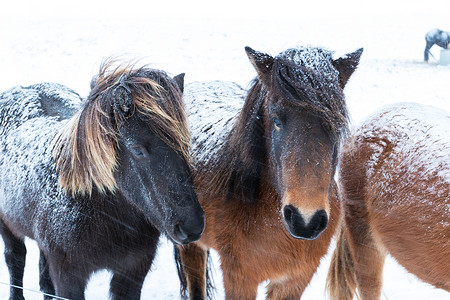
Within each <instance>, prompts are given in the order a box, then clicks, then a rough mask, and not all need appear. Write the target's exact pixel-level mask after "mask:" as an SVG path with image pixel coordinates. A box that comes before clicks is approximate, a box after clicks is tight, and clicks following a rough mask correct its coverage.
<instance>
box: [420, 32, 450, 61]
mask: <svg viewBox="0 0 450 300" xmlns="http://www.w3.org/2000/svg"><path fill="white" fill-rule="evenodd" d="M425 41H426V42H427V44H426V45H425V51H424V53H423V58H424V60H425V61H426V62H428V58H429V57H428V55H429V54H430V49H431V47H433V45H438V46H439V47H442V48H444V49H447V48H448V45H449V43H450V32H448V31H442V30H440V29H432V30H430V31H428V32H427V34H426V35H425Z"/></svg>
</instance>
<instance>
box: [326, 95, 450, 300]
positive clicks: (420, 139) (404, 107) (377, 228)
mask: <svg viewBox="0 0 450 300" xmlns="http://www.w3.org/2000/svg"><path fill="white" fill-rule="evenodd" d="M449 126H450V119H449V116H448V115H447V114H445V113H443V112H442V111H440V110H438V109H436V108H432V107H429V106H424V105H420V104H414V103H400V104H396V105H392V106H390V107H387V108H385V109H383V110H382V111H381V112H379V113H377V114H375V115H373V116H372V117H370V118H369V119H368V120H367V121H366V122H365V123H364V124H363V125H362V126H361V127H359V128H358V129H357V130H356V131H355V132H354V134H352V135H351V137H350V139H349V141H348V142H346V143H345V144H344V146H343V148H342V152H341V158H340V172H339V174H340V179H341V180H340V182H341V184H342V190H341V193H342V199H343V201H342V210H343V216H344V222H343V224H344V226H343V227H342V228H341V230H340V233H339V237H338V241H337V247H336V250H335V252H334V254H333V258H332V264H331V267H330V271H329V273H328V286H329V291H330V295H331V297H332V298H333V299H339V300H342V299H353V295H354V294H355V292H356V288H358V290H359V294H360V295H361V298H362V299H379V298H380V294H381V287H382V271H383V265H384V259H385V257H386V255H387V254H390V255H392V256H393V257H394V258H395V259H396V260H397V261H398V262H399V263H400V264H401V265H402V266H403V267H404V268H406V270H408V271H409V272H411V273H413V274H415V275H416V276H417V277H418V278H419V279H421V280H423V281H425V282H427V283H429V284H432V285H434V286H435V287H438V288H442V289H444V290H446V291H449V292H450V239H449V238H450V138H449V137H448V131H447V130H446V128H447V129H448V128H450V127H449Z"/></svg>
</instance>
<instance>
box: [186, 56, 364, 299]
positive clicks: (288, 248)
mask: <svg viewBox="0 0 450 300" xmlns="http://www.w3.org/2000/svg"><path fill="white" fill-rule="evenodd" d="M246 51H247V55H248V56H249V58H250V61H251V63H252V64H253V66H254V67H255V69H256V71H257V73H258V77H257V78H256V79H255V80H254V81H253V83H252V84H251V87H250V88H249V92H248V94H247V95H246V96H245V93H244V92H243V90H242V89H241V88H240V87H239V86H237V85H236V84H234V83H224V82H219V81H216V82H209V83H193V84H191V85H187V86H186V93H185V100H186V104H187V106H188V108H189V112H190V115H189V122H190V124H191V128H192V134H193V141H194V142H193V159H194V163H195V167H196V170H195V176H194V184H195V186H196V188H197V194H198V195H199V199H200V203H201V204H202V205H203V208H204V209H205V213H206V227H205V232H204V234H203V235H202V238H201V240H200V241H199V242H196V243H193V244H190V245H186V246H180V247H178V250H179V252H178V254H179V259H180V260H181V263H180V265H179V271H180V275H181V281H182V286H183V287H184V288H186V287H187V289H188V290H189V296H190V298H191V299H204V298H205V296H206V294H207V292H206V286H207V277H206V274H207V272H206V268H207V263H206V262H207V256H208V255H207V253H208V249H209V248H213V249H216V250H217V251H218V253H219V255H220V260H221V268H222V271H223V281H224V287H225V294H226V298H227V299H255V298H256V293H257V288H258V285H259V284H260V283H261V282H263V281H265V280H270V283H269V285H268V289H267V297H268V299H299V298H300V297H301V295H302V293H303V291H304V290H305V288H306V286H307V285H308V284H309V282H310V280H311V278H312V276H313V275H314V273H315V272H316V270H317V267H318V266H319V264H320V259H321V258H322V257H323V255H325V253H326V252H327V249H328V246H329V244H330V241H331V237H332V236H333V235H334V233H335V229H336V226H337V224H338V220H339V218H340V209H339V204H338V202H337V198H336V189H335V183H334V180H333V177H334V173H335V166H336V163H337V157H338V148H339V144H340V140H341V138H342V137H343V135H344V133H345V132H346V130H347V120H348V113H347V106H346V103H345V97H344V94H343V89H344V86H345V85H346V83H347V81H348V79H349V78H350V76H351V74H352V73H353V71H354V70H355V69H356V67H357V65H358V62H359V59H360V56H361V53H362V49H360V50H358V51H356V52H354V53H350V54H347V55H346V56H345V57H342V58H338V59H336V60H333V59H332V53H331V52H329V51H327V50H324V49H321V48H313V47H300V48H294V49H288V50H286V51H284V52H282V53H281V54H279V55H278V56H276V57H275V58H273V57H272V56H270V55H268V54H264V53H260V52H257V51H254V50H252V49H251V48H246Z"/></svg>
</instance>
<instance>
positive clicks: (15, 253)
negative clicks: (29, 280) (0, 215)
mask: <svg viewBox="0 0 450 300" xmlns="http://www.w3.org/2000/svg"><path fill="white" fill-rule="evenodd" d="M0 234H1V235H2V237H3V241H4V242H5V261H6V265H7V267H8V270H9V277H10V284H11V287H10V294H9V299H10V300H23V299H25V298H24V297H23V289H22V287H23V273H24V269H25V257H26V254H27V249H26V247H25V243H24V242H23V240H21V239H18V238H17V237H15V236H14V235H13V233H12V232H11V230H9V229H8V227H6V225H5V224H4V223H3V222H2V221H0Z"/></svg>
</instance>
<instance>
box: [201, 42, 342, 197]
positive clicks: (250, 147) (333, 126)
mask: <svg viewBox="0 0 450 300" xmlns="http://www.w3.org/2000/svg"><path fill="white" fill-rule="evenodd" d="M320 51H322V54H325V56H327V57H329V60H328V63H327V64H325V63H323V64H322V65H321V69H316V68H315V69H313V68H311V67H308V66H305V65H302V64H300V63H299V62H298V61H297V60H296V57H295V56H296V55H297V54H298V50H297V49H289V50H287V51H285V52H283V53H282V54H280V55H278V56H277V57H275V59H274V63H273V66H272V73H271V78H270V87H269V88H267V87H266V86H265V84H264V83H263V82H261V80H259V79H258V78H256V79H255V80H253V82H252V83H251V85H250V88H249V91H248V94H247V97H246V99H245V103H244V106H243V108H242V110H241V112H240V114H239V116H238V118H237V121H236V124H235V126H234V128H233V129H232V130H231V132H230V133H229V134H228V136H227V137H226V139H225V140H224V142H223V144H222V146H221V149H220V150H219V151H218V155H219V156H221V159H219V160H216V161H215V162H212V163H210V164H209V165H205V166H202V167H201V168H205V169H206V170H205V169H202V170H198V171H199V172H198V174H208V176H211V178H210V179H209V180H206V181H208V183H207V188H206V189H205V190H206V192H207V193H210V194H211V195H213V196H224V194H225V195H226V196H227V198H228V199H233V198H234V199H239V201H242V202H246V203H251V202H253V201H257V199H255V197H254V195H255V191H256V188H257V186H258V184H259V182H260V179H261V175H262V174H261V173H262V170H263V168H264V164H265V163H266V160H265V158H266V153H265V151H266V150H265V137H264V119H265V115H267V112H266V103H267V101H274V102H275V103H279V105H282V106H293V107H302V108H304V109H305V110H308V111H309V112H310V113H312V114H314V115H316V116H318V117H319V118H321V119H322V120H323V126H324V129H325V130H326V131H327V132H329V134H330V136H331V137H332V140H333V141H335V149H336V150H335V153H337V148H338V146H339V142H340V139H341V138H342V137H343V136H344V133H346V132H347V131H348V119H349V117H348V112H347V108H346V105H345V97H344V94H343V91H342V88H340V87H339V86H338V85H336V84H334V82H336V81H337V80H340V78H339V73H338V71H337V70H336V68H335V67H334V66H333V63H332V62H333V60H332V58H331V54H332V53H331V52H329V51H326V50H320ZM306 63H307V62H306ZM299 77H300V78H302V80H301V81H299V80H298V78H299ZM268 99H270V100H268ZM266 118H267V117H266Z"/></svg>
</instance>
